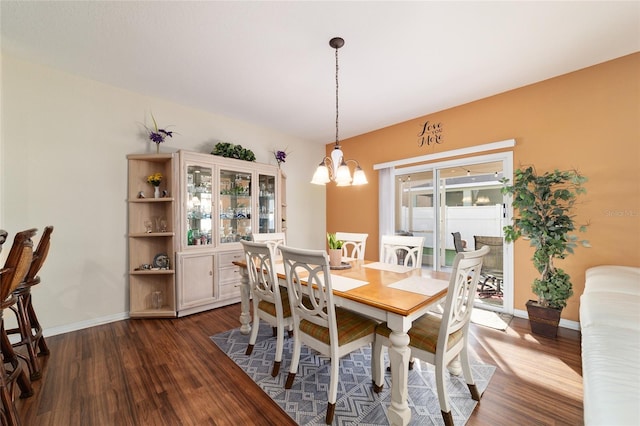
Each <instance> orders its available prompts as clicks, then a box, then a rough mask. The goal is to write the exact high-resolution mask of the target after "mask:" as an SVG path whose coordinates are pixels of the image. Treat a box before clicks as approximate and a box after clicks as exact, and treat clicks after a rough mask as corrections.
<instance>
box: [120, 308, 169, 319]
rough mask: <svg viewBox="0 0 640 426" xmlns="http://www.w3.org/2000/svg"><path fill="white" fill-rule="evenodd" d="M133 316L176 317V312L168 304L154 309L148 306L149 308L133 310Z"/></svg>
mask: <svg viewBox="0 0 640 426" xmlns="http://www.w3.org/2000/svg"><path fill="white" fill-rule="evenodd" d="M130 315H131V316H132V317H135V318H142V317H145V318H167V317H175V315H176V312H175V311H174V310H173V309H171V308H169V307H168V306H163V307H162V308H160V309H153V308H148V309H142V310H139V311H135V312H131V314H130Z"/></svg>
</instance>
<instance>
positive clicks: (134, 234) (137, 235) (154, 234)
mask: <svg viewBox="0 0 640 426" xmlns="http://www.w3.org/2000/svg"><path fill="white" fill-rule="evenodd" d="M175 235H176V233H175V232H132V233H131V234H129V236H130V237H132V238H149V237H173V236H175Z"/></svg>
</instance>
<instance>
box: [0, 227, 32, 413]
mask: <svg viewBox="0 0 640 426" xmlns="http://www.w3.org/2000/svg"><path fill="white" fill-rule="evenodd" d="M35 233H36V230H35V229H29V230H27V231H22V232H19V233H17V234H16V236H15V238H14V240H13V245H12V246H11V250H10V251H9V255H8V256H7V260H6V261H5V264H4V267H3V268H2V270H0V351H1V352H2V361H3V367H2V372H0V400H2V413H1V417H2V424H3V425H4V424H7V425H19V424H20V418H19V417H18V414H17V411H16V407H15V404H14V388H15V384H16V383H17V384H18V387H19V388H20V391H21V393H20V398H27V397H30V396H31V395H33V388H32V387H31V382H30V381H29V379H28V378H27V375H26V374H25V372H24V370H23V369H22V366H21V364H20V361H19V359H18V356H17V355H16V354H15V352H14V351H13V346H12V345H11V342H10V341H9V337H8V335H7V333H6V331H5V328H4V317H3V315H2V314H3V312H4V310H5V309H6V308H9V307H11V306H12V305H13V304H15V303H16V299H17V298H16V296H15V295H14V294H13V291H14V290H15V289H16V287H18V285H19V284H20V283H21V282H22V281H24V277H25V276H26V275H27V272H28V271H29V267H30V266H31V261H32V259H33V242H32V241H31V237H33V236H34V235H35Z"/></svg>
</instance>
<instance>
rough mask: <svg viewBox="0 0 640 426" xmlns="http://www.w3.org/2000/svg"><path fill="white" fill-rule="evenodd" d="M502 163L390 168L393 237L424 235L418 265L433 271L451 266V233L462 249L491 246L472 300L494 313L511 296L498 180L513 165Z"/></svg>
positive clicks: (484, 160)
mask: <svg viewBox="0 0 640 426" xmlns="http://www.w3.org/2000/svg"><path fill="white" fill-rule="evenodd" d="M506 161H507V159H506V158H502V157H501V156H497V157H496V156H491V155H489V156H482V157H475V158H467V159H464V160H455V161H446V162H441V163H437V164H428V165H422V166H412V167H407V168H402V169H395V170H394V183H395V188H394V193H395V202H394V204H395V208H394V212H393V213H394V222H395V233H396V234H398V235H415V236H424V238H425V245H424V252H423V260H422V265H423V267H425V268H430V269H434V270H445V271H446V270H448V269H450V268H451V266H452V265H453V259H454V257H455V255H456V248H455V245H454V234H458V235H459V237H460V239H461V240H462V243H463V246H465V247H466V249H467V250H473V249H477V248H480V247H481V246H482V245H490V248H491V252H490V257H491V258H490V259H487V260H488V263H489V264H490V266H491V268H489V269H490V270H489V269H486V270H484V269H483V276H482V282H481V285H480V288H479V292H478V298H477V301H478V304H482V305H485V306H486V307H488V308H489V309H493V310H498V311H503V310H505V309H504V308H505V306H504V300H505V294H506V295H508V296H509V297H512V294H511V289H512V285H511V284H510V283H509V280H507V279H506V277H511V273H510V271H511V269H512V268H511V263H512V261H511V260H510V259H511V258H512V256H511V255H510V252H508V251H506V250H505V246H504V244H503V238H502V236H503V235H502V228H503V226H504V225H505V215H506V204H505V201H504V199H503V195H502V194H501V192H500V189H501V187H502V183H501V182H500V179H502V177H503V176H504V175H505V170H506V169H507V170H509V176H510V170H511V167H512V166H511V164H510V162H509V164H505V162H506ZM390 201H391V200H390ZM509 250H510V248H509Z"/></svg>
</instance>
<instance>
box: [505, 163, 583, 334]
mask: <svg viewBox="0 0 640 426" xmlns="http://www.w3.org/2000/svg"><path fill="white" fill-rule="evenodd" d="M586 181H587V178H586V177H584V176H582V175H581V174H580V173H579V172H577V171H575V170H565V171H561V170H557V169H556V170H554V171H552V172H546V173H544V174H541V175H539V174H537V173H536V170H535V169H534V168H533V167H527V168H524V169H518V170H516V171H515V173H514V183H513V185H509V180H508V179H503V180H502V183H503V185H504V186H503V188H502V193H503V194H508V195H511V196H513V208H514V210H515V213H516V214H514V218H513V223H512V224H511V225H508V226H505V227H504V235H505V241H507V242H512V241H515V240H517V239H518V238H520V237H523V238H525V239H527V240H529V241H530V245H531V247H535V252H534V254H533V259H532V260H533V265H534V266H535V268H536V269H537V270H538V272H539V273H540V277H539V278H536V279H535V280H534V282H533V284H532V287H531V289H532V291H533V293H534V294H536V295H537V296H538V300H537V301H534V300H529V301H528V302H527V312H528V314H529V324H530V326H531V331H532V332H533V333H535V334H540V335H543V336H546V337H555V336H556V334H557V331H558V323H559V322H560V314H561V313H562V309H563V308H564V307H565V306H567V300H568V299H569V298H570V297H571V296H572V295H573V290H572V285H571V277H570V276H569V275H568V274H567V273H566V272H564V271H563V270H562V269H560V268H557V267H556V266H555V265H554V264H553V262H554V260H555V259H564V258H565V257H566V256H567V255H568V254H572V253H573V249H574V248H575V247H577V245H578V244H581V245H582V246H584V247H590V245H589V242H588V241H587V240H580V239H579V238H578V236H577V235H575V234H573V232H575V231H576V225H575V223H574V216H573V215H572V213H573V210H574V207H575V203H576V200H577V198H578V196H579V195H581V194H584V193H586V189H585V188H584V186H583V185H584V183H585V182H586ZM586 228H587V225H582V226H579V227H578V229H577V230H578V231H579V232H585V231H586Z"/></svg>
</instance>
